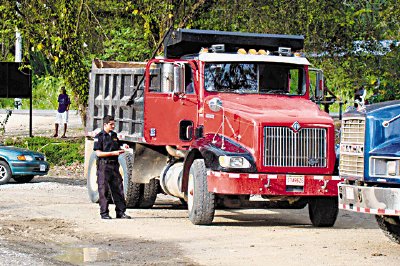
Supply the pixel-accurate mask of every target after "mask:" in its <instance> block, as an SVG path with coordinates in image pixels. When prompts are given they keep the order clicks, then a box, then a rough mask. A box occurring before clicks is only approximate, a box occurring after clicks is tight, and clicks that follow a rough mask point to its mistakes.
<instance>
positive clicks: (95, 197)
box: [86, 152, 140, 208]
mask: <svg viewBox="0 0 400 266" xmlns="http://www.w3.org/2000/svg"><path fill="white" fill-rule="evenodd" d="M118 162H119V165H120V173H121V176H122V180H123V186H124V195H125V200H126V205H127V207H130V208H134V207H137V206H139V196H140V184H137V183H134V182H132V168H133V155H132V154H130V153H127V152H125V153H123V154H121V155H120V156H118ZM86 179H87V189H88V193H89V198H90V200H91V201H92V202H94V203H98V202H99V190H98V185H97V156H96V152H93V153H92V154H91V155H90V159H89V165H88V174H87V177H86ZM107 198H108V201H109V203H112V198H111V194H109V195H107Z"/></svg>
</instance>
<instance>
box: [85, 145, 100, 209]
mask: <svg viewBox="0 0 400 266" xmlns="http://www.w3.org/2000/svg"><path fill="white" fill-rule="evenodd" d="M86 181H87V182H86V186H87V190H88V194H89V198H90V200H91V201H92V202H93V203H97V202H99V188H98V186H97V155H96V152H92V154H91V155H90V159H89V164H88V171H87V176H86Z"/></svg>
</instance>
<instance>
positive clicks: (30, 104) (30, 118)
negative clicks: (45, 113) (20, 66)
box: [29, 75, 33, 137]
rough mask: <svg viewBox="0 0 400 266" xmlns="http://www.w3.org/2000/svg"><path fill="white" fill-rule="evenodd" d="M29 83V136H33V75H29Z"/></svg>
mask: <svg viewBox="0 0 400 266" xmlns="http://www.w3.org/2000/svg"><path fill="white" fill-rule="evenodd" d="M29 85H30V87H31V89H30V91H31V93H30V95H29V137H33V134H32V75H29Z"/></svg>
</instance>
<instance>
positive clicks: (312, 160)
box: [308, 158, 319, 165]
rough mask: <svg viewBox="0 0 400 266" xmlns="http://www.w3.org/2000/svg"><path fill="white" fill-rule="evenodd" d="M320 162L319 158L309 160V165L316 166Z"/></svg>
mask: <svg viewBox="0 0 400 266" xmlns="http://www.w3.org/2000/svg"><path fill="white" fill-rule="evenodd" d="M318 162H319V160H318V159H317V158H308V164H309V165H316V164H318Z"/></svg>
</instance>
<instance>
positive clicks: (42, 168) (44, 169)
mask: <svg viewBox="0 0 400 266" xmlns="http://www.w3.org/2000/svg"><path fill="white" fill-rule="evenodd" d="M44 171H46V165H44V164H41V165H40V172H44Z"/></svg>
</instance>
